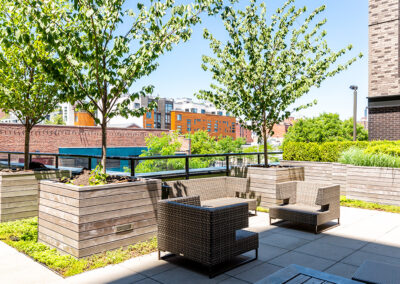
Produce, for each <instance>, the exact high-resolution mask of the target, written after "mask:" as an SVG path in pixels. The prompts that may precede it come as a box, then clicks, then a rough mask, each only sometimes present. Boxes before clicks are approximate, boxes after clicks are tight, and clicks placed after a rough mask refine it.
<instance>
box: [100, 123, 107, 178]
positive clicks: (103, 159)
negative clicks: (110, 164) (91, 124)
mask: <svg viewBox="0 0 400 284" xmlns="http://www.w3.org/2000/svg"><path fill="white" fill-rule="evenodd" d="M101 166H102V167H103V173H104V174H105V173H106V167H107V121H106V119H105V118H104V117H103V121H102V122H101Z"/></svg>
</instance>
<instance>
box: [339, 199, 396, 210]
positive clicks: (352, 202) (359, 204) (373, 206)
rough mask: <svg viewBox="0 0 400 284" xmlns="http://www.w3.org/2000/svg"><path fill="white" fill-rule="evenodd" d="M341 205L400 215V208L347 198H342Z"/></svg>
mask: <svg viewBox="0 0 400 284" xmlns="http://www.w3.org/2000/svg"><path fill="white" fill-rule="evenodd" d="M340 205H341V206H346V207H355V208H362V209H369V210H378V211H385V212H391V213H400V206H395V205H384V204H378V203H372V202H365V201H361V200H354V199H347V198H346V196H340Z"/></svg>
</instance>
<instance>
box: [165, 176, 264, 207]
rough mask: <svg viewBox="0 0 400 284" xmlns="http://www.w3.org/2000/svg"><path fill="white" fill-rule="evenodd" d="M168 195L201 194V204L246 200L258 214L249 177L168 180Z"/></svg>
mask: <svg viewBox="0 0 400 284" xmlns="http://www.w3.org/2000/svg"><path fill="white" fill-rule="evenodd" d="M166 184H167V186H169V187H170V189H169V193H168V197H169V198H177V197H185V196H195V195H199V196H200V200H201V206H203V207H220V206H226V205H232V204H238V203H243V202H246V203H247V204H248V205H249V210H253V211H254V212H255V214H256V215H257V199H256V197H255V196H253V194H252V193H250V191H249V179H248V178H236V177H212V178H200V179H191V180H178V181H170V182H166Z"/></svg>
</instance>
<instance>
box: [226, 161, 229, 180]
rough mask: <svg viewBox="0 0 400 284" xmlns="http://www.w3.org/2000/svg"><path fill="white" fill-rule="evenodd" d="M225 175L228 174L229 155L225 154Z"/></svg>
mask: <svg viewBox="0 0 400 284" xmlns="http://www.w3.org/2000/svg"><path fill="white" fill-rule="evenodd" d="M226 175H227V176H229V156H226Z"/></svg>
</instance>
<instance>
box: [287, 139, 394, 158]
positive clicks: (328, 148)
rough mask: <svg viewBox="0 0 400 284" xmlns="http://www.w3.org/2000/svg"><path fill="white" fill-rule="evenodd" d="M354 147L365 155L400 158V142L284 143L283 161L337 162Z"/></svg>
mask: <svg viewBox="0 0 400 284" xmlns="http://www.w3.org/2000/svg"><path fill="white" fill-rule="evenodd" d="M352 147H356V148H358V149H363V150H364V149H365V153H368V154H387V155H391V156H396V157H400V141H372V142H367V141H356V142H354V141H335V142H325V143H313V142H310V143H306V142H287V143H284V145H283V159H284V160H291V161H317V162H337V161H338V160H339V157H340V155H341V154H342V153H343V152H344V151H346V150H348V149H350V148H352Z"/></svg>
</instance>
